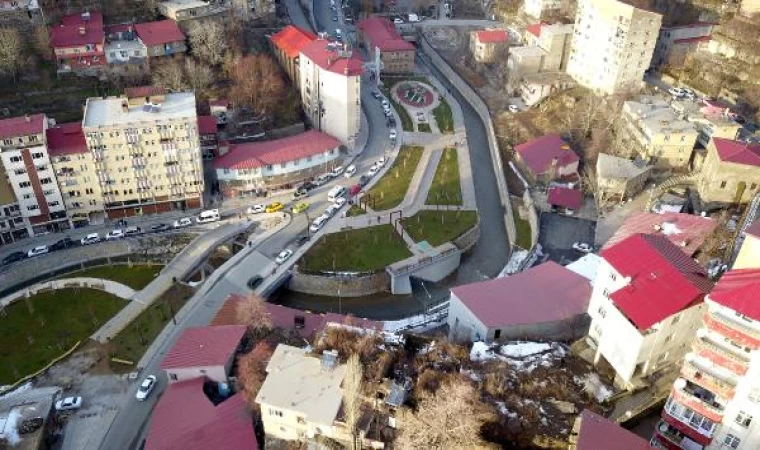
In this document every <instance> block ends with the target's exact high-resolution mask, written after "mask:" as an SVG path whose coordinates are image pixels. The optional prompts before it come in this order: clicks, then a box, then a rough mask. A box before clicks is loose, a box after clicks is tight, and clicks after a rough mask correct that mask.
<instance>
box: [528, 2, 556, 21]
mask: <svg viewBox="0 0 760 450" xmlns="http://www.w3.org/2000/svg"><path fill="white" fill-rule="evenodd" d="M561 7H562V0H524V1H523V11H525V14H527V15H529V16H530V17H533V18H535V19H539V20H540V19H542V18H543V17H545V16H546V15H547V14H551V13H555V12H558V11H559V9H560V8H561Z"/></svg>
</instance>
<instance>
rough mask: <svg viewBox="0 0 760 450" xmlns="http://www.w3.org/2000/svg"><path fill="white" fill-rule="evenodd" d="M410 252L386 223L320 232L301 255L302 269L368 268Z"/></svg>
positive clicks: (378, 269)
mask: <svg viewBox="0 0 760 450" xmlns="http://www.w3.org/2000/svg"><path fill="white" fill-rule="evenodd" d="M409 256H411V253H410V252H409V249H407V247H406V244H405V243H404V240H403V239H402V238H401V236H399V235H398V233H396V232H395V231H394V230H393V227H391V226H390V225H377V226H374V227H367V228H358V229H354V230H347V231H340V232H338V233H332V234H328V235H325V236H323V237H322V238H321V239H320V240H319V241H317V243H316V244H315V245H314V246H313V247H312V248H310V249H309V251H308V252H306V254H305V255H304V256H303V258H301V261H300V262H299V267H300V269H301V270H303V271H305V272H323V271H326V272H332V271H343V272H370V271H380V270H382V269H383V268H385V266H387V265H388V264H391V263H394V262H396V261H400V260H402V259H404V258H408V257H409Z"/></svg>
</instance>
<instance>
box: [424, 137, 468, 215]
mask: <svg viewBox="0 0 760 450" xmlns="http://www.w3.org/2000/svg"><path fill="white" fill-rule="evenodd" d="M425 203H426V204H428V205H461V204H462V188H461V186H460V184H459V161H458V155H457V149H455V148H452V147H449V148H446V149H444V150H443V155H442V156H441V160H440V162H438V167H436V169H435V177H433V184H431V185H430V190H429V191H428V195H427V200H425Z"/></svg>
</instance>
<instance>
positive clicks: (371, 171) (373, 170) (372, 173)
mask: <svg viewBox="0 0 760 450" xmlns="http://www.w3.org/2000/svg"><path fill="white" fill-rule="evenodd" d="M379 171H380V168H379V167H377V166H375V165H373V166H372V167H370V168H369V171H367V176H368V177H370V178H372V177H374V176H375V175H377V172H379Z"/></svg>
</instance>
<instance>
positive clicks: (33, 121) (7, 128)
mask: <svg viewBox="0 0 760 450" xmlns="http://www.w3.org/2000/svg"><path fill="white" fill-rule="evenodd" d="M44 129H45V114H42V113H40V114H32V115H31V116H19V117H11V118H10V119H2V120H0V139H7V138H12V137H20V136H28V135H30V134H42V133H43V130H44Z"/></svg>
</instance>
